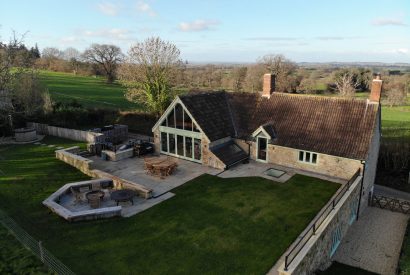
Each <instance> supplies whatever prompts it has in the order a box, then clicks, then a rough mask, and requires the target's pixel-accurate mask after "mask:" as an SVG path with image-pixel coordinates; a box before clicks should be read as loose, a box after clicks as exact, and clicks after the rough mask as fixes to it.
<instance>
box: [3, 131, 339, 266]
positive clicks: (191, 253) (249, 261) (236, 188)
mask: <svg viewBox="0 0 410 275" xmlns="http://www.w3.org/2000/svg"><path fill="white" fill-rule="evenodd" d="M44 142H45V143H47V144H57V143H59V144H64V145H66V146H69V145H73V144H74V142H71V143H70V142H68V141H64V140H59V139H56V138H46V139H45V140H44ZM53 150H54V149H52V148H48V147H46V146H39V145H21V146H13V147H0V155H1V160H0V170H2V171H3V173H5V175H0V188H1V191H2V192H1V193H0V208H2V209H4V210H5V211H6V212H8V213H9V215H11V216H12V217H13V218H15V219H16V220H17V221H18V222H19V223H20V225H21V226H22V227H24V228H25V229H26V230H27V231H28V232H30V234H32V235H33V236H34V237H35V238H37V239H40V240H42V241H43V243H44V245H45V247H46V248H47V249H49V250H50V251H51V252H52V253H54V254H55V256H57V257H58V258H59V259H60V260H62V261H63V262H64V263H65V264H66V265H68V266H69V267H70V268H71V269H72V270H73V271H74V272H76V273H79V274H130V273H132V274H226V273H237V274H264V273H266V272H267V271H268V270H269V269H270V268H271V267H272V266H273V264H274V263H275V262H276V261H277V260H278V259H279V257H280V256H281V255H282V254H283V253H284V251H285V250H286V249H287V247H288V246H289V245H290V244H291V243H292V242H293V241H294V240H295V239H296V237H297V236H298V235H299V234H300V233H301V232H302V230H303V229H304V228H305V227H306V226H307V225H308V224H309V222H310V221H311V220H312V219H313V217H314V216H315V215H316V214H317V212H318V211H319V210H320V209H321V208H322V207H323V206H324V205H325V204H326V202H327V201H328V200H329V199H330V198H331V196H332V195H333V194H334V193H335V192H336V190H337V189H338V188H339V186H340V185H339V184H336V183H331V182H327V181H323V180H319V179H315V178H310V177H306V176H301V175H295V176H294V177H292V178H291V179H290V180H289V181H288V182H287V183H285V184H283V183H282V184H280V183H274V182H272V181H270V180H267V179H264V178H257V177H253V178H234V179H222V178H218V177H216V176H211V175H202V176H200V177H198V178H196V179H193V180H192V181H190V182H188V183H186V184H184V185H182V186H180V187H178V188H177V189H174V190H173V192H174V193H175V194H176V196H174V197H173V198H171V199H169V200H166V201H164V202H162V203H161V204H158V205H156V206H154V207H152V208H150V209H148V210H146V211H144V212H142V213H140V214H138V215H136V216H133V217H131V218H115V219H107V220H99V221H89V222H79V223H68V222H66V221H65V220H62V219H61V218H59V217H58V216H57V215H55V214H53V213H50V212H49V211H48V209H47V208H46V207H44V206H43V205H42V204H41V202H42V200H44V199H45V198H46V197H47V196H49V195H50V194H51V193H52V192H54V191H55V190H57V189H58V188H59V187H60V186H61V185H63V184H64V183H67V182H72V181H77V180H84V179H86V178H87V177H86V176H84V175H82V174H81V173H80V172H79V171H77V170H75V169H74V168H72V167H70V166H68V165H66V164H65V163H62V162H60V161H58V160H56V159H55V158H54V152H53Z"/></svg>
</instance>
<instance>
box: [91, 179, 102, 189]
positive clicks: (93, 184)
mask: <svg viewBox="0 0 410 275" xmlns="http://www.w3.org/2000/svg"><path fill="white" fill-rule="evenodd" d="M91 190H92V191H97V190H101V183H100V182H99V181H97V182H93V183H92V184H91Z"/></svg>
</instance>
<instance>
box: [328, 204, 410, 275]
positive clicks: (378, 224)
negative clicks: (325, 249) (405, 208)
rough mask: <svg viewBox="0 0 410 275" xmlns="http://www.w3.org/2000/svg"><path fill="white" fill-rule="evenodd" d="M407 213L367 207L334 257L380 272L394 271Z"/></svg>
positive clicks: (388, 272) (388, 274) (339, 260)
mask: <svg viewBox="0 0 410 275" xmlns="http://www.w3.org/2000/svg"><path fill="white" fill-rule="evenodd" d="M408 219H409V216H408V215H405V214H401V213H395V212H391V211H389V210H383V209H380V208H376V207H368V208H366V210H365V211H364V212H363V214H362V215H361V216H360V218H359V220H358V221H357V222H355V223H354V224H353V225H352V226H351V227H350V228H349V231H348V233H347V235H346V237H345V238H344V239H343V241H342V243H341V244H340V246H339V249H338V250H337V252H336V254H335V256H334V258H333V260H335V261H338V262H341V263H344V264H347V265H351V266H356V267H360V268H362V269H366V270H369V271H372V272H375V273H379V274H383V275H384V274H386V275H392V274H395V272H396V268H397V262H398V260H399V256H400V249H401V244H402V242H403V237H404V233H405V231H406V225H407V221H408Z"/></svg>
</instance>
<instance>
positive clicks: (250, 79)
mask: <svg viewBox="0 0 410 275" xmlns="http://www.w3.org/2000/svg"><path fill="white" fill-rule="evenodd" d="M264 72H265V68H264V66H263V65H261V64H256V65H251V66H248V71H247V73H246V78H245V89H246V91H247V92H248V91H249V92H260V91H262V81H263V74H264Z"/></svg>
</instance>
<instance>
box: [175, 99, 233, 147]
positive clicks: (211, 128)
mask: <svg viewBox="0 0 410 275" xmlns="http://www.w3.org/2000/svg"><path fill="white" fill-rule="evenodd" d="M180 99H181V101H182V102H183V103H184V105H185V107H187V109H188V110H189V112H190V113H191V114H192V116H193V117H194V119H195V121H196V122H197V123H198V124H199V127H201V129H202V130H203V131H204V132H205V134H206V135H207V137H208V138H209V139H210V140H211V141H213V140H217V139H220V138H224V137H228V136H235V130H234V127H233V124H232V115H231V113H230V110H229V106H228V102H227V99H226V94H225V93H224V92H211V93H190V94H188V95H184V96H180Z"/></svg>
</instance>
